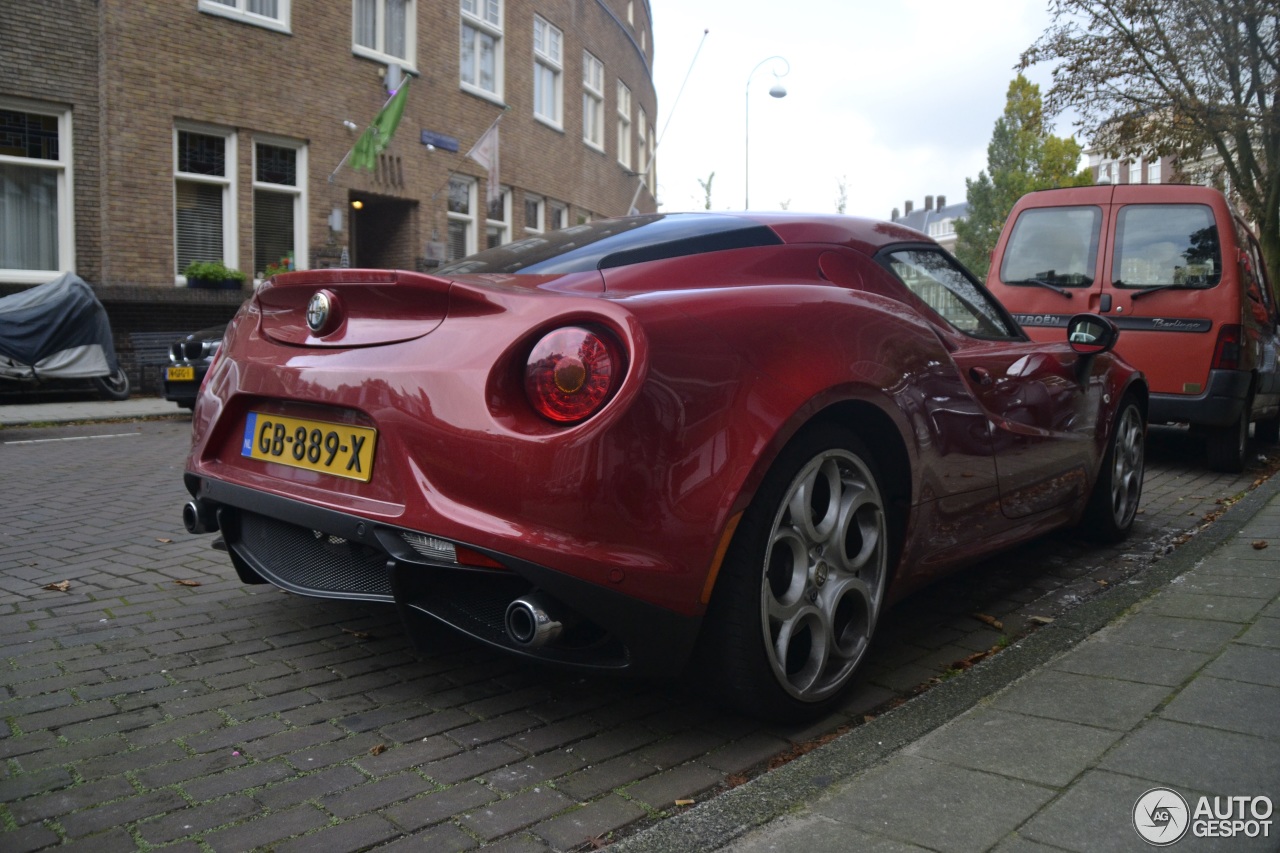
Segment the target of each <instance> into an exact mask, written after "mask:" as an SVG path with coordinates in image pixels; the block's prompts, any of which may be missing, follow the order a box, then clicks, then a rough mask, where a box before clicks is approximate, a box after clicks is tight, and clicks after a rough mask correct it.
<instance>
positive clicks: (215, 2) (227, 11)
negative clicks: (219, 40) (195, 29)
mask: <svg viewBox="0 0 1280 853" xmlns="http://www.w3.org/2000/svg"><path fill="white" fill-rule="evenodd" d="M292 3H293V0H199V4H200V5H199V8H200V11H201V12H208V13H209V14H210V15H220V16H222V17H224V18H231V19H232V20H236V21H240V22H242V23H246V24H253V25H254V26H258V27H265V28H267V29H269V30H277V31H279V32H282V33H287V32H290V29H289V16H290V13H291V12H292V8H291V7H292Z"/></svg>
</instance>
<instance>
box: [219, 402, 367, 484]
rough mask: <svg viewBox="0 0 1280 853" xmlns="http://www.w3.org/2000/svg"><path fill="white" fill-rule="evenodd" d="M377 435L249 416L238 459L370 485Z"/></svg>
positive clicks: (347, 426) (346, 426) (321, 423)
mask: <svg viewBox="0 0 1280 853" xmlns="http://www.w3.org/2000/svg"><path fill="white" fill-rule="evenodd" d="M377 441H378V431H377V430H375V429H370V428H368V427H359V426H351V425H350V424H334V423H328V422H326V421H311V420H303V419H302V418H285V417H281V416H279V415H269V414H266V413H265V412H250V413H249V418H248V420H247V421H246V422H245V425H244V444H243V446H242V447H241V448H240V455H241V456H248V457H249V458H251V459H263V460H266V461H267V462H279V463H280V464H281V465H289V466H292V467H294V468H305V469H307V470H308V471H320V472H321V473H324V474H333V475H334V476H337V477H346V478H348V479H351V480H360V481H361V482H365V483H367V482H369V478H370V477H372V476H373V448H374V445H376V444H377Z"/></svg>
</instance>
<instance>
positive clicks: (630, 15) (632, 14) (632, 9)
mask: <svg viewBox="0 0 1280 853" xmlns="http://www.w3.org/2000/svg"><path fill="white" fill-rule="evenodd" d="M627 23H628V24H630V25H631V26H633V27H634V26H635V25H636V2H635V0H627Z"/></svg>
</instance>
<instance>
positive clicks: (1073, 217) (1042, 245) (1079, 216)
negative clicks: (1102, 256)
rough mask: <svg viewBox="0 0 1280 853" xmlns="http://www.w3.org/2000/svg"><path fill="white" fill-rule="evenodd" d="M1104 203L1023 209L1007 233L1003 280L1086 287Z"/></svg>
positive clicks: (1090, 280)
mask: <svg viewBox="0 0 1280 853" xmlns="http://www.w3.org/2000/svg"><path fill="white" fill-rule="evenodd" d="M1101 226H1102V208H1100V207H1093V206H1086V207H1041V208H1031V209H1030V210H1024V211H1022V214H1021V215H1020V216H1019V217H1018V221H1017V222H1015V223H1014V225H1013V233H1012V234H1011V235H1009V244H1008V245H1007V246H1006V247H1005V251H1004V260H1003V261H1002V262H1001V263H1000V280H1001V281H1003V282H1004V283H1005V284H1025V285H1031V284H1035V283H1037V282H1039V283H1041V284H1053V285H1057V286H1058V287H1088V286H1089V285H1091V284H1093V272H1094V270H1095V269H1097V263H1098V233H1099V231H1100V230H1101Z"/></svg>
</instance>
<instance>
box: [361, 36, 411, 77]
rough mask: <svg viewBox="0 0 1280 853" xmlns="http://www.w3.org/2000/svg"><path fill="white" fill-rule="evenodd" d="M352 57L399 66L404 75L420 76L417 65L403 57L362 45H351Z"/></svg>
mask: <svg viewBox="0 0 1280 853" xmlns="http://www.w3.org/2000/svg"><path fill="white" fill-rule="evenodd" d="M351 55H352V56H359V57H360V58H362V59H372V60H373V61H374V62H380V63H382V64H383V65H399V66H400V68H401V69H402V70H403V71H404V73H406V74H412V75H413V76H415V77H417V76H418V66H417V63H415V62H413V61H412V60H409V59H405V58H404V57H401V56H392V55H391V54H389V53H380V52H378V51H376V50H373V49H371V48H367V47H365V46H364V45H360V44H353V45H351Z"/></svg>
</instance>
